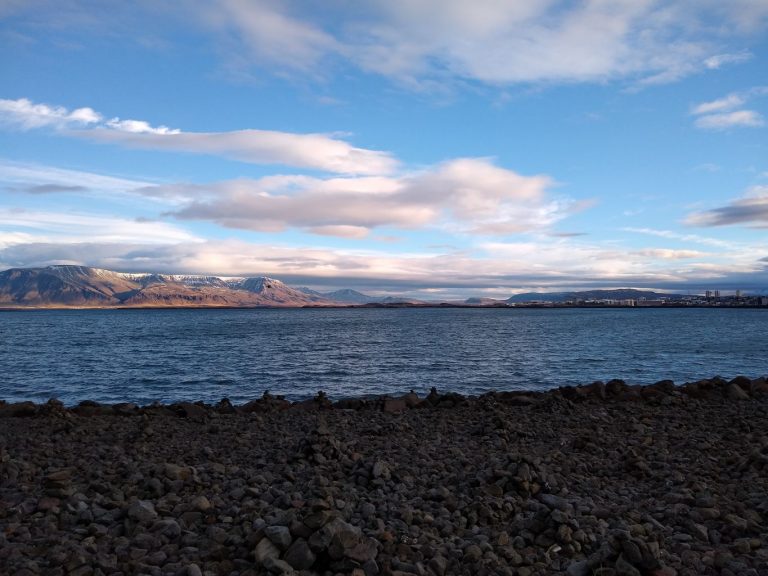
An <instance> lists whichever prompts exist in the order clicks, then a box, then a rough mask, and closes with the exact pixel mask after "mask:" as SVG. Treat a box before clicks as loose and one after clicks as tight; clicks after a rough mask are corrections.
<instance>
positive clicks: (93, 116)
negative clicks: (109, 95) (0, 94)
mask: <svg viewBox="0 0 768 576" xmlns="http://www.w3.org/2000/svg"><path fill="white" fill-rule="evenodd" d="M101 121H102V116H101V115H100V114H99V113H98V112H96V111H95V110H93V109H92V108H77V109H75V110H72V111H70V110H67V109H66V108H64V107H62V106H50V105H48V104H35V103H34V102H31V101H30V100H27V99H26V98H21V99H19V100H4V99H0V124H2V125H5V126H9V127H11V128H16V129H20V130H33V129H35V128H47V127H52V128H57V129H63V128H74V127H83V126H90V125H93V124H97V123H99V122H101Z"/></svg>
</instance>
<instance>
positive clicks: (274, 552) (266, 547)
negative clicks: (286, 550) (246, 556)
mask: <svg viewBox="0 0 768 576" xmlns="http://www.w3.org/2000/svg"><path fill="white" fill-rule="evenodd" d="M253 556H254V557H255V558H256V562H257V563H258V564H261V565H264V563H265V562H266V561H267V559H269V558H272V559H275V560H276V559H278V558H280V550H279V549H278V548H277V546H275V545H274V544H272V541H271V540H270V539H269V538H262V539H261V540H260V541H259V543H258V544H257V545H256V550H254V552H253Z"/></svg>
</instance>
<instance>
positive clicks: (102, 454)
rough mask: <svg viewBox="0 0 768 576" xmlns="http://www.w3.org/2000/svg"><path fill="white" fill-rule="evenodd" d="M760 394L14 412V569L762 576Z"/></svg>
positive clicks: (2, 534)
mask: <svg viewBox="0 0 768 576" xmlns="http://www.w3.org/2000/svg"><path fill="white" fill-rule="evenodd" d="M767 408H768V384H767V383H766V380H765V379H763V378H759V379H748V378H743V377H740V378H735V379H733V380H724V379H722V378H712V379H708V380H701V381H699V382H694V383H689V384H685V385H683V386H680V387H676V386H674V384H673V383H671V382H669V381H662V382H659V383H657V384H655V385H653V386H646V387H639V386H630V385H627V384H626V383H624V382H621V381H618V380H614V381H610V382H607V383H605V384H603V383H599V382H598V383H594V384H591V385H589V386H583V387H575V388H561V389H559V390H553V391H550V392H546V393H538V394H537V393H530V392H529V393H520V392H505V393H489V394H486V395H484V396H481V397H479V398H466V397H463V396H460V395H457V394H439V393H438V392H437V391H433V392H432V393H430V394H429V395H428V396H426V397H424V398H419V397H418V396H416V395H415V394H413V393H409V394H406V395H405V396H403V397H401V398H387V399H380V400H376V399H368V400H363V399H359V400H347V401H344V402H338V403H336V404H332V403H331V402H330V401H329V400H328V398H327V397H325V395H322V394H320V395H318V397H316V398H314V399H311V400H308V401H305V402H302V403H297V404H293V405H291V404H290V403H289V402H287V401H285V400H283V399H281V398H279V397H273V396H271V395H268V394H267V395H265V396H264V397H263V398H261V399H259V400H255V401H254V402H251V403H249V404H246V405H244V406H233V405H232V404H231V403H230V402H229V401H226V400H223V401H222V402H220V403H218V404H217V405H215V406H207V405H205V404H202V403H181V404H177V405H171V406H161V405H152V406H146V407H139V406H136V405H132V404H120V405H116V406H103V405H98V404H96V403H93V402H83V403H82V404H81V405H79V406H77V407H73V408H66V407H64V406H62V405H61V404H60V403H57V402H49V403H47V404H43V405H35V404H32V403H22V404H4V403H0V573H2V574H14V575H21V576H35V575H43V574H46V575H47V574H50V575H53V576H68V575H75V576H118V575H123V576H125V575H129V574H137V575H138V574H141V575H150V576H166V575H167V576H187V575H188V576H203V575H208V576H216V575H228V576H256V575H261V574H289V575H290V574H299V575H306V576H310V575H314V574H319V575H336V574H354V575H355V576H375V575H382V576H409V575H417V576H446V575H454V574H456V575H463V574H466V575H495V574H498V575H511V576H515V575H519V576H534V575H544V574H565V575H568V576H588V575H599V576H638V575H639V576H675V575H678V576H698V575H709V574H711V575H715V574H718V575H723V576H761V575H768V416H766V409H767Z"/></svg>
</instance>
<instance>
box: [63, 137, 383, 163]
mask: <svg viewBox="0 0 768 576" xmlns="http://www.w3.org/2000/svg"><path fill="white" fill-rule="evenodd" d="M77 134H78V135H79V136H82V137H84V138H88V139H91V140H96V141H99V142H108V143H112V144H120V145H123V146H129V147H132V148H142V149H147V150H167V151H173V152H189V153H193V154H210V155H215V156H222V157H225V158H232V159H234V160H240V161H242V162H251V163H255V164H281V165H287V166H296V167H299V168H311V169H315V170H322V171H326V172H336V173H339V174H388V173H390V172H392V171H393V170H395V169H396V167H397V161H396V160H395V159H394V158H393V157H392V155H390V154H389V153H387V152H380V151H377V150H367V149H365V148H356V147H354V146H352V145H351V144H349V143H348V142H345V141H344V140H341V139H339V138H335V137H333V136H329V135H326V134H294V133H290V132H276V131H270V130H236V131H233V132H179V131H170V130H169V131H163V132H159V131H158V129H155V130H144V131H125V130H109V129H105V128H97V129H92V130H82V131H79V132H77Z"/></svg>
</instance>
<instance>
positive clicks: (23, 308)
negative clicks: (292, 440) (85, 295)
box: [0, 302, 768, 312]
mask: <svg viewBox="0 0 768 576" xmlns="http://www.w3.org/2000/svg"><path fill="white" fill-rule="evenodd" d="M410 308H416V309H422V308H430V309H431V308H461V309H466V308H470V309H476V310H563V309H576V310H658V309H675V310H678V309H681V308H685V309H700V308H706V309H713V310H768V305H758V304H738V305H723V306H720V305H706V304H660V305H641V306H623V305H619V304H616V305H614V304H595V305H589V304H580V305H570V304H558V303H547V304H488V305H481V304H452V303H449V302H439V303H438V302H436V303H426V304H408V303H403V304H377V303H372V304H327V305H303V306H267V305H260V306H0V312H22V311H38V310H346V309H374V310H378V309H395V310H400V309H410Z"/></svg>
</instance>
